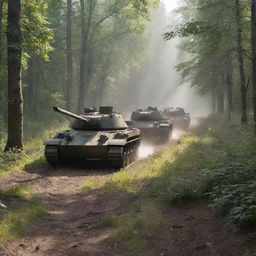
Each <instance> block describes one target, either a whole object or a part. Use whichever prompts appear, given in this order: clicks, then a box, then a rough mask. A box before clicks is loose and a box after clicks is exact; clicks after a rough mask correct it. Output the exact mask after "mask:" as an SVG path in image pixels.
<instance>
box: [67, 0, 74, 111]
mask: <svg viewBox="0 0 256 256" xmlns="http://www.w3.org/2000/svg"><path fill="white" fill-rule="evenodd" d="M71 16H72V0H67V89H66V90H67V91H66V109H69V110H72V99H73V90H74V88H73V52H72V17H71Z"/></svg>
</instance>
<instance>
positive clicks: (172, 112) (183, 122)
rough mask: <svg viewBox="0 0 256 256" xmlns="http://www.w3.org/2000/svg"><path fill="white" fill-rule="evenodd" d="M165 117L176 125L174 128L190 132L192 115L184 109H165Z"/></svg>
mask: <svg viewBox="0 0 256 256" xmlns="http://www.w3.org/2000/svg"><path fill="white" fill-rule="evenodd" d="M162 113H163V116H164V117H165V118H167V119H169V120H170V121H171V122H173V124H174V128H177V129H180V130H185V131H186V130H188V129H189V127H190V114H189V113H186V112H185V110H184V109H183V108H180V107H177V108H171V107H168V108H165V109H164V110H163V112H162Z"/></svg>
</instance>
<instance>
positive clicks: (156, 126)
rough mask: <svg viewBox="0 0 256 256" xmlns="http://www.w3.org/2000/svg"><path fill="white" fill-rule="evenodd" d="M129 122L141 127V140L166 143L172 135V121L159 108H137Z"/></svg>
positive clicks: (151, 142)
mask: <svg viewBox="0 0 256 256" xmlns="http://www.w3.org/2000/svg"><path fill="white" fill-rule="evenodd" d="M127 123H128V124H129V125H131V126H132V127H136V128H138V129H140V133H141V140H142V142H145V143H147V144H153V145H161V144H165V143H167V142H169V141H170V139H171V137H172V128H173V126H172V123H170V122H169V121H168V120H166V119H165V118H164V117H163V115H162V114H161V112H160V111H159V110H158V109H157V108H153V107H148V108H147V109H144V110H143V109H137V110H136V111H134V112H132V115H131V118H130V121H128V122H127Z"/></svg>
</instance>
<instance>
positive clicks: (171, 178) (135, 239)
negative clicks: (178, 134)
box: [84, 116, 256, 255]
mask: <svg viewBox="0 0 256 256" xmlns="http://www.w3.org/2000/svg"><path fill="white" fill-rule="evenodd" d="M84 189H85V190H86V189H100V190H103V191H104V192H106V193H110V194H111V193H119V192H122V193H128V194H133V195H134V196H135V197H136V198H137V199H136V200H135V202H133V204H132V205H131V208H130V209H129V210H128V211H127V212H126V213H125V214H124V215H122V216H113V215H110V216H106V218H105V219H104V220H103V223H105V224H106V223H109V225H111V224H112V225H113V226H115V227H116V229H117V233H116V234H117V235H116V236H115V239H116V240H117V241H118V242H119V243H120V244H122V245H123V246H124V247H126V248H128V249H130V250H131V251H132V252H133V253H134V255H147V254H146V248H147V242H148V241H149V239H150V238H153V237H154V236H155V235H156V234H157V232H158V230H159V227H161V225H162V222H164V219H163V210H162V209H165V207H169V206H170V205H171V204H174V203H180V202H182V203H183V202H185V201H187V200H194V199H197V198H202V197H204V198H205V197H206V198H209V200H210V202H209V203H210V205H211V207H213V208H214V209H216V211H217V212H218V213H220V214H221V215H222V216H224V217H225V218H226V220H227V224H228V226H230V227H233V226H235V225H239V226H241V227H242V226H246V225H247V226H248V225H252V224H253V225H254V224H256V207H255V205H256V194H255V193H256V192H255V191H256V137H255V136H254V135H253V134H252V129H251V128H250V127H248V128H241V127H240V125H239V124H238V123H237V122H236V121H233V122H227V121H226V120H225V119H222V118H220V117H216V116H212V117H210V118H208V119H207V120H205V121H204V123H203V124H201V126H200V127H198V128H196V129H195V130H193V131H191V132H190V133H187V134H185V135H184V136H183V137H182V138H181V141H180V143H179V144H177V145H175V146H167V147H165V148H163V149H161V150H158V151H157V152H156V153H155V154H154V155H153V157H152V158H150V159H148V160H146V161H144V162H142V163H139V164H137V165H135V166H133V167H131V168H129V169H125V170H121V171H120V172H118V173H115V174H113V175H109V176H107V178H105V179H103V180H101V181H100V182H99V181H98V180H93V179H91V180H90V181H89V183H87V185H85V187H84ZM151 222H152V225H150V224H149V223H151ZM149 226H150V228H149Z"/></svg>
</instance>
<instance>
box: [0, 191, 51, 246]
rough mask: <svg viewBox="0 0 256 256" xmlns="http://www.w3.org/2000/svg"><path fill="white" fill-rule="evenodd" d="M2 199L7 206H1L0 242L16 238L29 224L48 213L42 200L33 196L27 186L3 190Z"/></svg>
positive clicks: (0, 193) (0, 197) (1, 192)
mask: <svg viewBox="0 0 256 256" xmlns="http://www.w3.org/2000/svg"><path fill="white" fill-rule="evenodd" d="M0 200H1V202H3V203H4V204H6V206H7V208H0V244H3V243H4V242H6V241H9V240H12V239H15V238H16V237H17V236H18V235H21V234H22V233H23V231H24V230H25V227H26V225H27V224H29V223H31V222H32V221H34V220H36V219H38V218H40V217H42V216H44V215H45V214H46V210H45V207H44V205H43V204H42V202H41V201H40V200H38V199H35V198H33V196H32V191H31V189H30V188H29V187H27V186H14V187H11V188H10V189H9V190H6V191H3V190H1V191H0Z"/></svg>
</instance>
